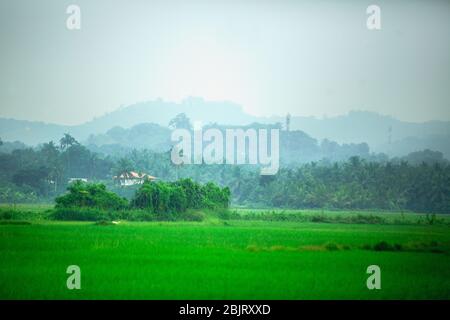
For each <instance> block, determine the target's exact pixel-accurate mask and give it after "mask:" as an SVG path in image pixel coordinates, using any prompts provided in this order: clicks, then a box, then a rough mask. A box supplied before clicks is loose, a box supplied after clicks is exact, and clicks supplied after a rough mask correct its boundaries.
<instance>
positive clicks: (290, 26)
mask: <svg viewBox="0 0 450 320" xmlns="http://www.w3.org/2000/svg"><path fill="white" fill-rule="evenodd" d="M69 4H78V5H79V6H80V8H81V30H76V31H69V30H67V29H66V19H67V17H68V15H67V14H66V12H65V11H66V8H67V6H68V5H69ZM370 4H377V5H379V6H380V7H381V19H382V22H381V23H382V29H381V30H379V31H369V30H367V28H366V19H367V14H366V8H367V6H368V5H370ZM0 39H1V51H0V52H1V53H0V54H1V59H0V70H1V72H0V117H13V118H18V119H28V120H43V121H48V122H56V123H62V124H78V123H81V122H84V121H87V120H90V119H91V118H93V117H94V116H100V115H102V114H104V113H105V112H108V111H112V110H114V109H116V108H118V107H119V106H120V105H128V104H132V103H135V102H138V101H144V100H152V99H155V98H158V97H161V98H163V99H164V100H175V101H179V100H181V99H183V98H184V97H187V96H201V97H204V98H205V99H207V100H230V101H234V102H236V103H239V104H241V105H242V106H243V107H244V109H245V110H246V111H247V112H249V113H252V114H255V115H261V116H270V115H273V114H276V115H284V114H286V113H287V112H290V113H291V114H293V115H301V116H311V115H313V116H319V117H321V116H323V115H324V114H326V115H328V116H333V115H339V114H344V113H347V112H348V111H349V110H354V109H359V110H370V111H376V112H379V113H382V114H389V115H392V116H394V117H397V118H399V119H402V120H407V121H420V122H421V121H426V120H431V119H438V120H450V1H446V0H443V1H432V0H428V1H412V0H404V1H402V0H397V1H320V0H314V1H312V0H311V1H283V0H281V1H264V0H263V1H256V0H231V1H225V0H208V1H206V0H202V1H200V0H197V1H187V0H184V1H181V0H180V1H171V0H165V1H148V0H147V1H143V0H142V1H137V0H127V1H125V0H116V1H111V0H109V1H106V0H73V1H50V0H45V1H44V0H40V1H36V0H33V1H31V0H30V1H23V0H1V2H0ZM218 120H220V119H218Z"/></svg>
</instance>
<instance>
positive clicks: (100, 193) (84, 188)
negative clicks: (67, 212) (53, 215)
mask: <svg viewBox="0 0 450 320" xmlns="http://www.w3.org/2000/svg"><path fill="white" fill-rule="evenodd" d="M67 190H68V191H69V192H68V193H67V194H64V195H62V196H59V197H56V199H55V203H56V205H55V208H56V209H60V208H96V209H103V210H121V209H126V208H127V206H128V201H127V199H125V198H121V197H119V196H118V195H117V194H115V193H114V192H111V191H108V190H106V186H105V185H104V184H101V183H85V182H82V181H79V180H78V181H75V182H74V183H71V184H70V185H69V187H68V188H67Z"/></svg>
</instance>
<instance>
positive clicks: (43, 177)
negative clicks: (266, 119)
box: [0, 119, 450, 213]
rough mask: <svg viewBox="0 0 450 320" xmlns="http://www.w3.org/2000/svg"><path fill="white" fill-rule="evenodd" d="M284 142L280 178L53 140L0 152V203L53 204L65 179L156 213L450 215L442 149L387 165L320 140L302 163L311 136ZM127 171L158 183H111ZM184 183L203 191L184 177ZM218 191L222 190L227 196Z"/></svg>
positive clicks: (295, 135) (291, 135)
mask: <svg viewBox="0 0 450 320" xmlns="http://www.w3.org/2000/svg"><path fill="white" fill-rule="evenodd" d="M178 120H180V119H178ZM181 120H183V119H181ZM181 120H180V121H181ZM183 121H184V120H183ZM173 125H174V126H175V125H183V124H176V123H174V124H173ZM216 127H217V126H216ZM219 128H222V127H219ZM222 129H223V128H222ZM283 137H284V138H283ZM281 139H282V140H281V168H280V170H279V172H278V174H276V175H275V176H260V174H259V168H258V167H257V166H248V165H240V166H237V165H174V164H173V163H172V162H171V160H170V152H161V153H157V152H152V151H149V150H133V151H132V152H129V153H125V154H122V155H121V156H120V157H117V158H114V157H103V156H101V155H98V154H96V153H92V152H91V151H89V150H88V149H87V148H86V147H84V146H82V145H81V144H79V143H78V142H77V141H76V140H75V139H74V138H73V137H71V136H70V135H67V134H66V135H65V136H64V137H63V138H62V139H61V140H60V144H59V146H57V145H56V144H55V143H53V142H50V143H47V144H44V145H41V146H39V147H38V148H35V149H32V148H22V149H17V150H14V151H12V152H11V153H0V202H6V203H13V204H14V203H21V202H22V203H24V202H27V203H29V202H37V201H47V202H50V201H51V200H53V199H54V197H56V196H58V195H61V194H62V193H63V192H64V191H65V189H66V188H67V186H68V184H69V182H70V178H84V179H87V180H88V181H92V182H101V183H103V184H105V185H107V186H108V188H109V189H110V190H111V191H114V192H115V193H117V194H119V195H120V196H121V197H126V198H127V199H130V200H132V203H133V207H135V208H150V209H151V210H153V211H154V212H170V211H177V212H178V211H179V212H183V211H185V210H186V209H188V208H213V207H226V206H227V204H228V202H229V200H230V199H231V203H232V204H234V205H239V206H247V207H273V208H279V207H280V208H325V209H326V208H329V209H333V208H334V209H382V210H410V211H417V212H429V213H450V164H449V162H448V161H446V160H445V159H443V158H442V154H441V153H439V152H432V151H430V150H425V151H422V152H415V153H411V154H410V155H408V156H406V157H404V158H403V159H391V160H390V161H388V159H387V158H384V157H382V156H381V157H378V156H372V155H369V154H368V150H367V148H366V146H365V145H353V146H345V145H343V146H341V147H342V148H341V147H339V148H338V147H337V146H335V145H334V144H333V143H332V142H330V141H323V143H322V144H323V146H324V148H325V149H326V150H327V151H326V152H325V153H324V154H323V156H324V157H325V156H326V158H324V159H323V160H321V161H318V162H310V163H306V164H299V163H298V162H295V159H296V158H297V156H298V155H297V154H296V153H295V152H297V151H299V150H300V151H302V150H303V152H306V153H308V152H309V151H308V150H309V148H310V147H311V148H313V149H314V147H313V146H312V145H309V144H308V142H307V141H309V140H308V139H310V138H307V137H306V136H304V135H302V134H301V133H300V132H295V131H292V132H285V131H283V133H282V136H281ZM344 147H345V148H344ZM344 149H345V150H347V151H345V150H344ZM294 151H295V152H294ZM341 151H342V152H341ZM344 151H345V152H344ZM292 152H294V153H292ZM328 154H334V155H335V156H333V157H328V156H327V155H328ZM337 154H339V156H337ZM348 154H360V155H362V157H351V158H350V159H349V160H348V161H340V162H332V161H330V159H344V158H345V157H346V156H347V155H348ZM311 159H313V158H311ZM311 159H310V160H311ZM130 171H136V172H144V173H148V174H150V175H153V176H156V177H158V178H159V181H161V182H159V184H158V185H157V186H153V185H152V186H146V187H145V188H144V189H145V190H146V191H145V190H144V189H143V190H141V192H140V193H139V194H137V195H136V196H135V193H136V191H137V188H138V186H127V187H123V186H119V185H117V184H114V182H113V179H112V177H113V176H114V175H120V174H122V173H126V172H130ZM186 178H190V179H193V180H194V181H196V182H198V183H202V184H203V186H201V187H200V185H199V184H198V185H197V184H195V183H193V182H192V181H191V182H188V181H189V180H183V179H186ZM180 179H182V180H181V181H178V180H180ZM162 181H165V182H164V183H163V182H162ZM174 181H178V182H174ZM183 181H184V182H183ZM209 182H212V183H214V184H208V183H209ZM219 186H221V187H224V186H227V187H228V188H229V192H230V195H229V196H227V195H226V194H225V193H224V192H223V190H224V189H222V188H220V187H219ZM144 191H145V192H144ZM150 194H151V196H150ZM113 206H114V205H113Z"/></svg>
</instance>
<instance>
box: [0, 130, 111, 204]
mask: <svg viewBox="0 0 450 320" xmlns="http://www.w3.org/2000/svg"><path fill="white" fill-rule="evenodd" d="M113 165H114V161H113V160H112V158H111V157H101V156H100V155H98V154H96V153H93V152H91V151H89V150H88V149H87V148H86V147H84V146H83V145H81V144H80V143H78V141H76V140H75V139H74V138H73V137H72V136H70V135H69V134H65V135H64V137H62V138H61V140H60V141H59V144H56V143H54V142H53V141H50V142H48V143H44V144H43V145H40V146H39V147H37V148H20V149H16V150H13V151H12V152H10V153H6V152H0V201H1V202H9V203H13V202H31V201H35V200H37V199H46V200H51V199H53V198H54V197H55V195H58V194H60V193H62V192H64V190H65V189H66V187H67V183H68V179H70V178H88V179H96V180H99V179H105V178H107V177H108V175H110V172H111V168H112V167H113Z"/></svg>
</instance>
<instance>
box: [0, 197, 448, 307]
mask: <svg viewBox="0 0 450 320" xmlns="http://www.w3.org/2000/svg"><path fill="white" fill-rule="evenodd" d="M19 208H21V209H23V208H24V207H20V206H19ZM48 208H49V207H48V206H33V207H28V206H27V207H26V209H27V210H28V211H29V212H33V213H35V214H32V215H30V219H22V220H20V221H17V220H0V299H449V298H450V219H449V217H448V216H444V215H442V216H437V217H436V219H435V220H433V221H430V220H427V218H426V216H424V215H417V214H412V213H409V214H401V213H377V212H331V211H325V212H322V211H320V212H317V211H300V212H299V211H281V210H275V211H270V212H271V214H278V213H280V214H284V215H289V214H291V213H293V214H303V215H305V216H308V215H318V216H320V217H322V218H323V217H334V216H336V215H338V216H342V217H352V216H355V215H358V216H359V217H361V216H364V215H369V216H371V217H373V216H375V215H376V216H380V217H384V220H383V221H382V222H380V221H378V222H377V221H376V220H374V221H375V222H374V223H344V222H343V221H345V220H342V221H341V220H336V222H324V221H323V220H324V219H318V220H317V222H312V221H272V220H258V218H257V215H258V214H260V213H261V214H263V213H264V212H266V211H263V210H243V209H236V210H235V212H237V213H238V214H239V215H240V216H241V218H240V219H233V217H231V218H228V219H226V220H225V219H221V218H219V217H216V216H209V217H208V218H207V219H206V220H205V221H202V222H120V223H118V224H116V225H109V224H108V225H99V224H95V223H93V222H56V221H48V220H46V219H45V215H44V214H43V213H42V212H44V211H45V210H46V209H48ZM41 213H42V214H41ZM248 214H250V215H251V216H252V218H251V219H244V218H242V217H244V216H246V215H248ZM325 220H326V219H325ZM355 221H357V220H355ZM350 222H351V220H350ZM69 265H78V266H79V267H80V269H81V289H80V290H68V289H67V287H66V280H67V277H68V276H69V275H68V274H66V269H67V267H68V266H69ZM369 265H378V266H380V268H381V290H368V289H367V287H366V280H367V278H368V276H369V275H368V274H367V273H366V269H367V267H368V266H369Z"/></svg>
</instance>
